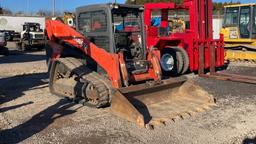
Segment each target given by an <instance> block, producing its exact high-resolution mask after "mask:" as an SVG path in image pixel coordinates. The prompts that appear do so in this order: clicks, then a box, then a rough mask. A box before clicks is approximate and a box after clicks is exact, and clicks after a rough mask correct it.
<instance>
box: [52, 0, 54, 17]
mask: <svg viewBox="0 0 256 144" xmlns="http://www.w3.org/2000/svg"><path fill="white" fill-rule="evenodd" d="M52 16H53V17H54V16H55V0H53V8H52Z"/></svg>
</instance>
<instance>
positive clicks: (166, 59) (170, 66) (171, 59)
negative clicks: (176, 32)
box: [160, 47, 183, 76]
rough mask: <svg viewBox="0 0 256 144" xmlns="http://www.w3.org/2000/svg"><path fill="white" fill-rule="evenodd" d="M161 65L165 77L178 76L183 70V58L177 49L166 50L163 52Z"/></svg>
mask: <svg viewBox="0 0 256 144" xmlns="http://www.w3.org/2000/svg"><path fill="white" fill-rule="evenodd" d="M160 65H161V68H162V72H163V75H165V76H178V75H179V74H180V73H181V71H182V68H183V58H182V54H181V53H180V52H177V50H176V49H175V48H171V47H170V48H165V49H163V50H162V51H161V59H160Z"/></svg>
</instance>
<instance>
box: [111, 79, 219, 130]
mask: <svg viewBox="0 0 256 144" xmlns="http://www.w3.org/2000/svg"><path fill="white" fill-rule="evenodd" d="M212 106H215V101H214V98H213V97H212V96H211V95H210V94H209V93H208V92H206V91H205V90H203V89H202V88H201V87H199V86H196V85H195V84H194V83H193V82H192V81H190V80H187V79H186V78H185V77H178V78H171V79H168V80H163V81H161V82H154V83H145V84H139V85H135V86H130V87H127V88H122V89H119V90H118V91H117V92H115V94H114V95H113V97H112V102H111V111H112V113H113V114H115V115H117V116H119V117H121V118H124V119H126V120H128V121H131V122H135V123H137V125H139V126H140V127H143V126H154V125H159V124H165V123H166V122H167V121H168V120H174V119H176V118H185V117H186V116H190V115H193V114H195V113H198V112H202V111H205V110H208V109H210V108H211V107H212Z"/></svg>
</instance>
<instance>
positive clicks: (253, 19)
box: [252, 5, 256, 39]
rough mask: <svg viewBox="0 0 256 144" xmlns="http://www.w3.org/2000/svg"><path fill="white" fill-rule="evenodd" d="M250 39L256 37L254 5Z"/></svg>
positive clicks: (255, 7) (254, 7)
mask: <svg viewBox="0 0 256 144" xmlns="http://www.w3.org/2000/svg"><path fill="white" fill-rule="evenodd" d="M252 39H256V5H254V6H253V14H252Z"/></svg>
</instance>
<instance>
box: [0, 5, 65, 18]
mask: <svg viewBox="0 0 256 144" xmlns="http://www.w3.org/2000/svg"><path fill="white" fill-rule="evenodd" d="M0 15H6V16H43V17H51V16H52V11H50V10H43V9H40V10H38V11H36V12H29V13H27V12H24V11H17V12H12V11H11V10H9V9H6V8H1V7H0ZM55 16H57V17H58V16H63V13H62V12H60V11H56V12H55Z"/></svg>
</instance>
